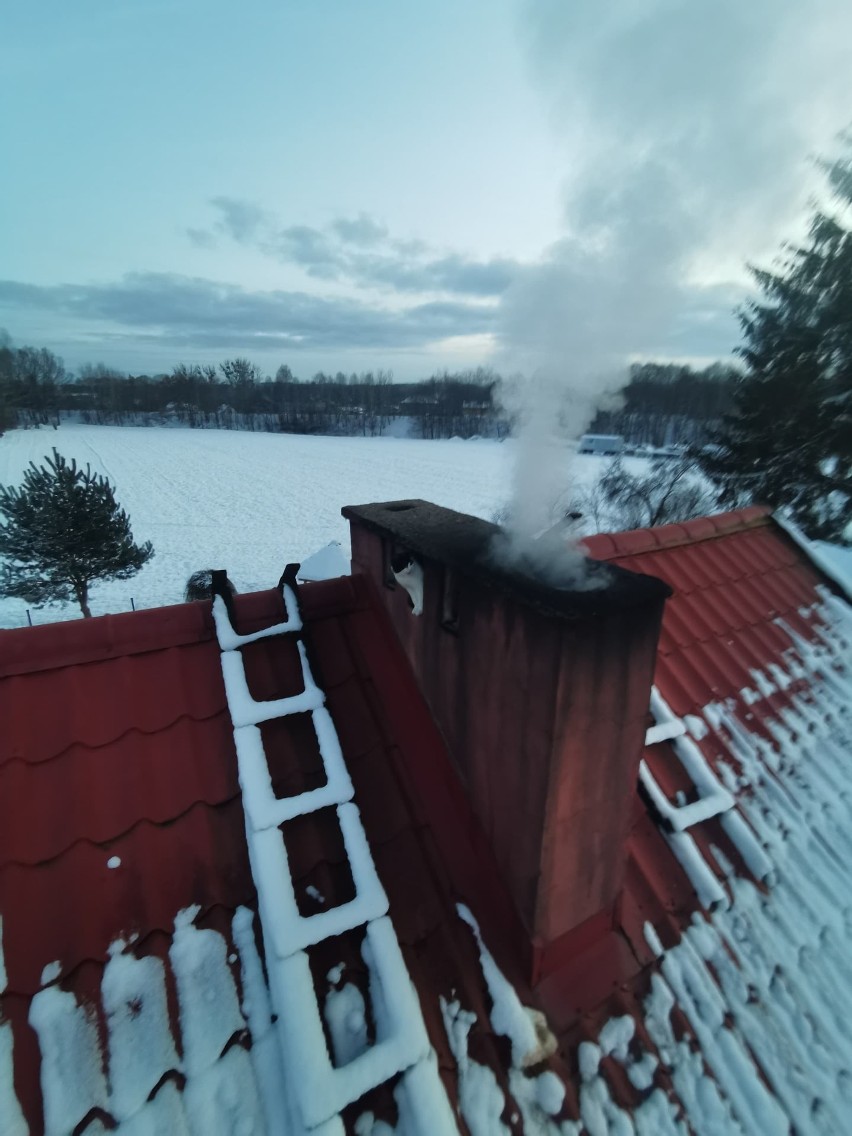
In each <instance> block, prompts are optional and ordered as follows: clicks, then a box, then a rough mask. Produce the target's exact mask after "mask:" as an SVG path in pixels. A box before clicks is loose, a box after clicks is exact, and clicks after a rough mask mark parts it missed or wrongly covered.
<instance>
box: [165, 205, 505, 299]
mask: <svg viewBox="0 0 852 1136" xmlns="http://www.w3.org/2000/svg"><path fill="white" fill-rule="evenodd" d="M211 205H213V207H214V209H216V211H217V213H218V214H219V216H218V218H217V220H216V221H215V222H214V223H213V225H212V227H211V228H210V229H197V228H193V229H187V235H188V236H189V238H190V240H191V241H192V242H193V244H195V245H196V246H198V247H205V242H215V240H216V237H217V235H225V236H228V237H230V238H231V239H233V240H234V241H236V242H237V243H238V244H241V245H243V246H246V247H249V248H254V249H256V250H257V251H259V252H261V253H263V254H264V255H266V256H270V257H272V258H274V259H275V260H277V261H279V262H280V263H282V264H293V265H297V266H298V267H300V268H302V269H303V270H304V271H305V272H306V273H307V275H308V276H310V277H312V278H313V279H317V280H337V281H346V282H349V283H351V284H355V285H356V286H358V287H362V288H371V289H378V290H381V291H393V292H405V293H411V294H417V293H419V294H445V295H455V296H475V297H480V298H482V299H487V298H495V297H498V296H500V295H501V294H502V293H503V292H505V291H506V289H507V288H508V287H509V286H510V285H511V283H512V282H513V280H514V279H515V277H516V275H517V273H518V271H519V270H520V268H521V265H520V264H519V262H518V261H515V260H512V259H510V258H506V257H493V258H490V259H487V260H474V259H471V258H470V257H465V256H462V255H461V254H459V253H448V254H438V253H436V252H435V251H434V250H432V249H429V248H428V246H426V245H424V244H423V243H422V242H421V241H412V240H400V239H397V238H392V237H391V236H390V234H389V232H388V230H387V228H386V226H384V225H383V224H381V223H380V222H378V221H376V220H375V219H374V218H373V217H370V216H368V215H367V214H366V213H360V214H358V216H357V217H354V218H347V217H338V218H336V219H335V220H333V221H332V222H331V223H330V224H329V225H327V226H326V227H325V228H322V229H318V228H314V227H312V226H309V225H290V226H286V227H282V226H280V225H279V224H278V223H277V221H276V220H275V219H274V218H273V217H272V216H271V215H269V214H267V213H265V212H264V211H263V210H262V209H260V208H259V207H258V206H256V205H254V204H253V203H252V202H249V201H238V200H236V199H234V198H226V197H216V198H213V199H212V201H211Z"/></svg>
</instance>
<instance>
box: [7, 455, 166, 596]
mask: <svg viewBox="0 0 852 1136" xmlns="http://www.w3.org/2000/svg"><path fill="white" fill-rule="evenodd" d="M0 518H2V520H3V521H4V522H5V523H3V524H0V556H3V557H5V563H4V564H3V565H2V567H0V594H3V595H7V596H16V597H18V598H19V599H23V600H26V601H27V603H31V604H33V605H34V606H35V607H41V606H43V605H44V604H48V603H54V602H56V601H65V600H69V599H75V600H76V601H77V603H79V605H80V609H81V611H82V612H83V615H84V616H87V617H88V616H90V615H91V614H92V613H91V611H90V610H89V587H90V585H91V583H92V582H93V581H95V580H127V579H129V578H130V577H131V576H134V575H135V574H136V573H137V572H138V571H139V569H140V568H141V567H142V566H143V565H144V564H145V563H147V561H148V560H150V559H151V557H152V556H153V555H154V550H153V548H152V547H151V544H150V542H146V543H145V544H141V545H139V544H136V543H134V540H133V534H132V533H131V531H130V519H129V518H128V516H127V514H126V513H125V512H124V510H123V509H121V508H120V507H119V505H118V503H117V501H116V499H115V492H114V490H113V487H112V486H111V485H110V483H109V481H108V480H107V479H106V478H105V477H103V476H101V475H100V474H95V473H92V471H91V469H90V468H89V466H86V468H85V470H83V469H78V467H77V463H76V462H74V461H72V462H71V463H70V465H69V463H68V462H67V461H66V460H65V458H64V457H63V456H62V455H61V454H60V453H58V452H57V451H56V449H54V451H53V457H52V458H48V459H47V460H46V461H45V464H44V465H43V466H36V465H35V463H33V462H30V466H29V469H27V470H26V472H25V473H24V481H23V485H22V486H21V487H20V488H10V487H8V486H3V485H0Z"/></svg>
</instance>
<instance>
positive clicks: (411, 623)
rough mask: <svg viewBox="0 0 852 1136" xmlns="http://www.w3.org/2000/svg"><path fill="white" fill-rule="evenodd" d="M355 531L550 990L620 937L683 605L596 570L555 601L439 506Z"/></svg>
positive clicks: (645, 583)
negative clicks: (643, 762)
mask: <svg viewBox="0 0 852 1136" xmlns="http://www.w3.org/2000/svg"><path fill="white" fill-rule="evenodd" d="M343 515H344V516H345V517H346V518H348V520H349V522H350V527H351V534H352V569H353V572H359V573H365V574H367V575H368V576H369V577H370V578H371V579H372V580H373V581H374V583H375V584H376V585H377V590H378V593H379V596H380V598H381V601H382V603H383V605H384V607H385V608H386V609H387V611H388V613H389V615H390V618H391V621H392V623H393V625H394V627H395V629H396V632H397V634H398V636H399V639H400V640H401V642H402V644H403V647H404V649H405V652H406V654H407V655H408V658H409V659H410V661H411V664H412V666H413V668H414V671H415V674H416V676H417V679H418V682H419V685H420V688H421V690H422V691H423V694H424V696H425V698H426V700H427V702H428V703H429V706H430V708H431V711H432V714H433V716H434V718H435V721H436V722H437V724H438V726H439V728H440V730H441V732H442V733H443V735H444V737H445V739H446V742H447V746H448V749H449V751H450V754H451V756H452V758H453V760H454V763H455V765H456V767H457V769H458V772H459V774H460V776H461V778H462V780H463V782H464V783H465V785H466V787H467V792H468V794H469V797H470V799H471V802H472V804H473V808H474V811H475V813H476V814H477V816H478V817H479V819H480V821H481V823H482V826H483V828H484V830H485V832H486V833H487V835H488V837H489V839H490V841H491V844H492V847H493V850H494V853H495V856H496V859H497V862H498V864H499V867H500V870H501V872H502V873H503V876H504V879H505V881H506V884H507V886H508V889H509V891H510V893H511V895H512V898H513V900H514V903H515V906H516V908H517V911H518V914H519V915H520V917H521V919H522V921H523V923H524V926H525V927H526V930H527V933H528V935H529V937H530V943H531V947H532V952H531V969H532V976H533V979H534V980H536V979H537V978H540V977H543V976H544V975H545V974H546V973H547V971H549V970H550V969H552V968H553V966H554V965H556V961H557V960H558V958H559V956H560V955H561V954H562V952H563V949H564V947H565V945H566V944H567V943H569V942H571V941H573V940H574V937H575V936H576V935H578V934H583V931H582V928H583V927H584V925H585V926H586V927H587V928H594V927H596V926H602V927H603V926H609V925H611V922H612V918H613V915H614V911H615V905H616V903H617V902H618V898H619V894H620V892H621V888H622V884H623V880H624V872H625V866H626V859H627V839H628V836H629V833H630V827H631V819H632V816H633V806H634V802H635V798H636V784H637V778H638V767H639V761H640V757H641V753H642V747H643V742H644V736H645V729H646V726H647V716H648V704H649V699H650V691H651V683H652V680H653V673H654V661H655V655H656V648H657V638H658V635H659V628H660V620H661V617H662V610H663V604H664V602H665V599H666V597H667V596H668V595H669V594H670V591H669V589H668V587H667V585H665V584H664V583H663V582H662V581H660V580H657V579H655V578H653V577H650V576H640V575H636V574H634V573H631V572H626V571H624V570H622V569H619V568H615V567H612V566H609V565H603V564H600V563H597V562H592V561H589V562H588V570H589V572H590V573H592V574H593V577H594V581H595V583H596V584H597V585H598V586H597V587H595V588H593V589H590V590H577V589H576V588H575V589H573V590H572V589H566V588H556V587H553V586H550V585H548V584H547V583H544V582H542V581H541V580H539V579H536V578H534V577H533V576H532V575H530V574H528V573H525V572H521V571H518V570H516V569H511V568H506V567H501V566H500V565H499V564H498V563H496V562H495V559H494V555H493V549H494V541H495V537H498V538H499V534H500V532H501V530H500V529H499V528H498V527H497V526H496V525H492V524H489V523H488V522H486V521H481V520H478V519H477V518H475V517H469V516H466V515H465V514H463V513H456V512H453V511H452V510H450V509H443V508H440V507H439V506H437V505H431V504H429V503H428V502H426V501H419V500H412V501H390V502H384V503H381V504H372V505H359V506H349V507H347V508H345V509H344V510H343ZM565 556H566V560H567V557H568V550H567V548H566V551H565ZM416 613H419V614H416Z"/></svg>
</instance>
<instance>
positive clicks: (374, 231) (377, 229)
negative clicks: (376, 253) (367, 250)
mask: <svg viewBox="0 0 852 1136" xmlns="http://www.w3.org/2000/svg"><path fill="white" fill-rule="evenodd" d="M330 227H331V228H332V229H333V230H334V232H335V233H337V235H338V236H339V237H340V239H341V240H342V241H345V242H346V243H347V244H350V245H366V246H370V245H376V244H378V243H379V242H380V241H383V240H386V239H387V237H388V230H387V227H386V226H385V225H382V224H381V223H380V222H379V221H376V220H375V219H374V218H373V217H370V216H368V214H366V213H359V214H358V216H357V217H338V219H337V220H336V221H332V223H331V226H330Z"/></svg>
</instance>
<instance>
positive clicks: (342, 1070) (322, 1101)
mask: <svg viewBox="0 0 852 1136" xmlns="http://www.w3.org/2000/svg"><path fill="white" fill-rule="evenodd" d="M215 575H216V576H218V575H219V574H218V573H216V574H215ZM281 589H282V596H283V599H284V606H285V612H286V618H285V619H284V620H283V621H282V622H280V623H276V624H274V625H273V626H271V627H267V628H265V629H263V630H262V631H257V632H255V633H254V634H251V635H240V634H238V633H237V632H236V630H235V629H234V626H233V623H232V622H231V618H230V614H229V610H228V609H229V606H230V604H229V600H230V596H228V597H227V599H226V597H225V595H223V594H217V595H216V596H215V597H214V600H213V618H214V621H215V624H216V634H217V638H218V641H219V647H220V649H221V651H222V656H221V662H222V676H223V678H224V681H225V693H226V696H227V700H228V709H229V711H230V714H231V721H232V723H233V727H234V741H235V744H236V751H237V761H238V767H239V779H240V785H241V787H242V794H243V808H244V811H245V820H246V836H247V841H248V848H249V858H250V861H251V866H252V874H253V876H254V881H255V885H256V887H257V893H258V901H259V902H258V906H259V910H260V920H261V927H262V929H263V939H264V944H265V948H266V965H267V969H268V971H269V982H270V988H271V992H272V1000H273V1005H274V1008H275V1011H276V1013H277V1029H278V1031H279V1039H280V1042H281V1049H282V1054H283V1057H284V1064H285V1076H286V1078H287V1081H288V1084H289V1085H290V1088H291V1090H292V1093H293V1095H294V1097H295V1099H296V1100H297V1102H298V1107H299V1111H300V1113H301V1120H302V1122H303V1124H304V1126H305V1129H306V1130H307V1131H308V1132H313V1131H321V1132H322V1134H323V1136H337V1134H338V1133H339V1134H340V1136H342V1134H343V1124H342V1121H341V1120H340V1117H339V1114H340V1112H341V1111H342V1110H343V1109H344V1108H346V1107H347V1106H348V1105H350V1104H352V1103H353V1102H355V1101H357V1100H358V1099H359V1098H360V1097H362V1096H363V1095H364V1094H365V1093H366V1092H368V1091H369V1090H370V1089H373V1088H375V1087H376V1086H377V1085H380V1084H382V1083H384V1082H385V1081H388V1080H390V1079H391V1078H392V1077H395V1076H396V1075H397V1074H398V1073H402V1074H403V1082H404V1083H405V1087H406V1091H407V1093H408V1096H409V1099H410V1100H411V1102H412V1104H414V1105H415V1107H414V1108H413V1109H412V1111H413V1112H415V1114H419V1116H420V1119H421V1122H422V1125H423V1129H422V1130H423V1136H426V1134H427V1133H429V1134H431V1133H435V1134H436V1136H439V1134H440V1133H443V1132H448V1133H450V1132H451V1133H455V1132H457V1128H456V1125H455V1123H454V1122H453V1120H452V1112H451V1110H450V1107H449V1103H448V1101H447V1098H446V1094H445V1092H444V1089H443V1085H442V1083H441V1080H440V1077H439V1075H438V1072H437V1063H436V1061H435V1059H434V1055H433V1054H432V1050H431V1046H430V1043H429V1037H428V1034H427V1032H426V1026H425V1023H424V1021H423V1015H422V1012H421V1009H420V1002H419V1000H418V997H417V994H416V991H415V989H414V986H413V984H412V982H411V978H410V976H409V974H408V971H407V968H406V966H405V961H404V959H403V957H402V952H401V950H400V947H399V942H398V940H397V937H396V933H395V931H394V928H393V924H392V923H391V921H390V918H389V917H388V899H387V896H386V895H385V892H384V889H383V888H382V885H381V883H380V882H379V878H378V875H377V874H376V867H375V864H374V862H373V857H372V855H371V853H370V847H369V844H368V842H367V837H366V834H365V832H364V828H363V825H362V823H361V817H360V814H359V811H358V809H357V807H356V805H355V804H354V803H353V800H352V798H353V796H354V791H353V788H352V782H351V779H350V777H349V772H348V770H347V768H346V764H345V761H344V759H343V754H342V751H341V748H340V742H339V740H338V736H337V731H336V730H335V727H334V723H333V722H332V719H331V715H330V714H329V712H328V710H326V708H325V705H324V703H325V695H324V693H323V692H322V691H321V690H320V689H319V687H318V686H317V685H316V683H315V681H314V677H313V675H312V674H311V669H310V666H309V664H308V657H307V653H306V651H305V645H304V642H303V639H302V620H301V616H300V613H299V608H298V604H297V601H296V595H295V574H294V573H293V572H285V575H284V577H282V581H281ZM214 590H215V582H214ZM277 635H291V636H293V637H294V638H295V640H296V646H297V648H298V652H299V659H300V664H301V671H302V683H303V689H302V690H301V692H300V693H298V694H295V695H292V696H290V697H287V698H279V699H275V700H273V701H266V702H264V701H257V700H255V699H254V698H252V696H251V694H250V693H249V689H248V683H247V680H246V672H245V666H244V664H243V659H242V656H241V654H240V648H242V647H244V646H246V645H248V644H249V643H255V642H257V641H258V640H259V639H264V638H268V637H270V636H277ZM306 712H309V713H310V714H311V718H312V720H313V725H314V730H315V731H316V736H317V742H318V745H319V752H320V756H321V759H322V763H323V766H324V769H325V775H326V783H325V784H324V785H322V786H321V787H320V788H318V789H311V790H309V791H306V792H303V793H300V794H298V795H296V796H292V797H284V798H279V797H276V796H275V794H274V792H273V788H272V779H271V777H270V774H269V767H268V764H267V760H266V754H265V753H264V749H263V742H262V738H261V733H260V730H259V728H258V726H259V724H260V723H261V722H267V721H270V720H272V719H275V718H282V717H286V716H287V715H289V714H299V713H306ZM328 807H335V808H336V809H337V816H338V820H339V823H340V828H341V832H342V834H343V843H344V846H345V849H346V857H347V860H348V863H349V868H350V871H351V873H352V879H353V882H354V885H355V896H354V898H353V899H352V900H350V901H349V902H348V903H344V904H341V905H340V906H338V907H334V908H331V909H329V910H326V911H321V912H319V913H318V914H315V915H310V916H303V915H301V914H300V913H299V910H298V906H297V902H296V893H295V889H294V884H293V878H292V875H291V873H290V867H289V863H288V860H287V851H286V848H285V845H284V840H283V837H282V835H281V832H280V831H279V829H278V826H279V825H281V824H284V823H285V822H286V821H289V820H293V819H294V818H295V817H299V816H305V815H308V814H310V813H314V812H317V811H318V810H319V809H323V808H328ZM359 927H364V928H365V930H366V938H365V941H364V947H363V953H364V958H365V962H366V963H367V965H368V967H369V970H370V974H371V986H372V984H373V981H375V982H376V984H377V985H378V986H379V987H380V990H381V995H382V997H381V1003H382V1005H381V1006H376V1005H374V1006H373V1011H374V1017H375V1025H376V1042H375V1044H374V1045H372V1046H370V1047H369V1048H368V1049H367V1050H366V1051H365V1052H363V1053H362V1054H360V1055H359V1056H357V1057H355V1058H354V1059H353V1060H352V1061H350V1062H349V1063H348V1064H346V1065H343V1066H340V1067H334V1066H333V1065H332V1062H331V1058H330V1055H329V1051H328V1045H327V1043H326V1039H325V1034H324V1032H323V1026H322V1018H321V1012H320V1006H319V1001H318V999H317V994H316V991H315V989H314V984H313V978H312V975H311V969H310V965H309V961H308V955H307V953H306V951H307V948H308V947H311V946H313V945H314V944H316V943H319V942H321V941H322V940H324V939H328V938H332V937H335V936H337V935H342V934H344V933H345V932H347V931H353V930H356V929H357V928H359ZM418 1102H419V1104H420V1106H421V1107H417V1103H418ZM413 1119H414V1118H413ZM418 1131H419V1129H418Z"/></svg>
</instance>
